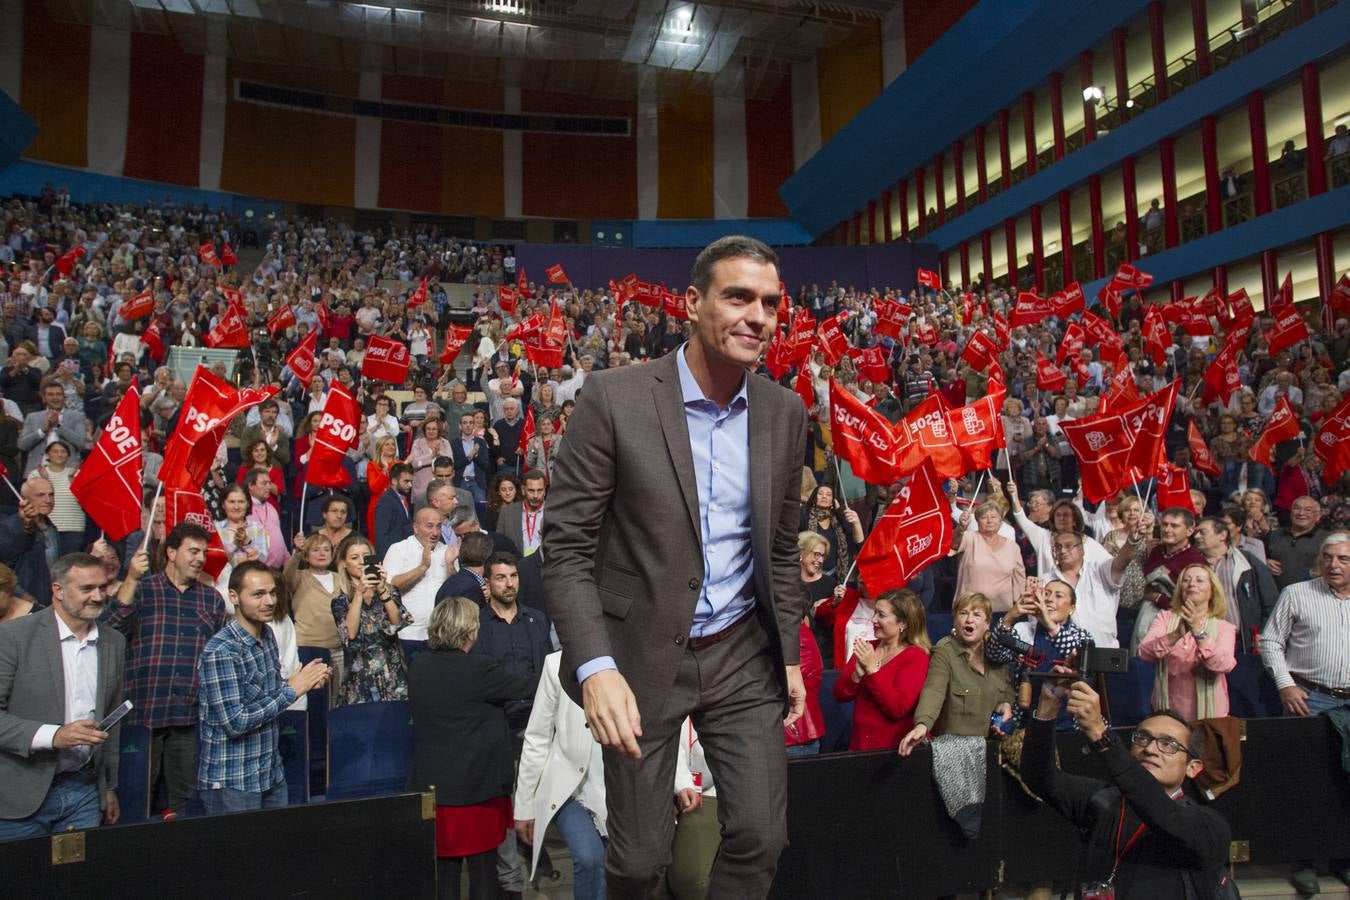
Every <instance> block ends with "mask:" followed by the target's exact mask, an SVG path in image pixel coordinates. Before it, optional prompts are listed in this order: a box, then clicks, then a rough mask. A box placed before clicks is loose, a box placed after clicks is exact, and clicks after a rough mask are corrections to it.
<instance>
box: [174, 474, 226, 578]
mask: <svg viewBox="0 0 1350 900" xmlns="http://www.w3.org/2000/svg"><path fill="white" fill-rule="evenodd" d="M180 522H191V523H192V524H194V525H200V526H201V527H202V528H204V529H205V530H206V537H207V543H206V563H205V565H203V566H202V571H203V572H205V573H206V574H207V575H210V576H211V577H212V578H219V577H220V573H221V572H224V571H225V566H226V565H227V564H228V563H229V561H230V558H229V556H228V555H227V554H226V553H225V544H224V543H223V542H222V541H221V539H220V532H218V531H216V523H215V521H214V520H213V519H212V518H211V513H210V512H209V511H207V509H206V500H205V499H203V498H202V493H201V491H199V490H197V489H196V488H189V487H168V486H167V485H166V486H165V488H164V531H165V533H168V532H170V531H172V530H173V529H174V527H175V526H177V525H178V524H179V523H180Z"/></svg>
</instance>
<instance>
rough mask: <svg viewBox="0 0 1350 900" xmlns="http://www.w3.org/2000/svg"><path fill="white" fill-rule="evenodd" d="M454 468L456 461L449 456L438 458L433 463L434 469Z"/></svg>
mask: <svg viewBox="0 0 1350 900" xmlns="http://www.w3.org/2000/svg"><path fill="white" fill-rule="evenodd" d="M454 466H455V461H454V460H453V459H451V458H450V457H448V456H438V457H436V458H435V459H433V460H432V461H431V467H432V468H433V469H452V468H454Z"/></svg>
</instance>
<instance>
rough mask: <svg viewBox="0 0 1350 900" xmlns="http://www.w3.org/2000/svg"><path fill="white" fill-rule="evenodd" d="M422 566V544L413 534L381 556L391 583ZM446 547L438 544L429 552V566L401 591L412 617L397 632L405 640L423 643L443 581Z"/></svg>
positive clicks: (405, 605)
mask: <svg viewBox="0 0 1350 900" xmlns="http://www.w3.org/2000/svg"><path fill="white" fill-rule="evenodd" d="M421 564H422V542H421V541H419V540H418V539H417V536H416V535H412V536H411V537H406V538H404V539H403V540H401V541H399V542H398V543H397V544H394V545H392V546H391V547H390V548H389V549H388V550H386V551H385V553H384V569H385V571H386V572H387V573H389V578H390V580H393V579H394V578H395V577H396V576H398V575H403V574H406V573H408V572H411V571H412V570H413V569H415V568H417V567H418V566H420V565H421ZM445 578H446V571H445V545H444V544H440V543H438V544H437V545H436V546H435V548H433V549H432V551H431V565H429V566H428V567H427V571H426V574H425V575H423V576H422V580H421V581H419V582H417V584H415V585H413V586H412V587H410V588H408V590H406V591H404V592H403V606H404V607H405V608H406V609H407V610H408V613H409V614H410V615H411V616H412V618H413V622H412V624H411V625H409V626H407V627H406V628H404V629H403V630H401V631H400V632H399V633H398V636H399V637H400V638H401V639H403V640H405V641H425V640H426V639H427V622H428V620H430V619H431V610H432V609H434V608H435V606H436V592H437V591H438V590H440V589H441V584H442V582H444V581H445Z"/></svg>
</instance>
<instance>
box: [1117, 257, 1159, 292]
mask: <svg viewBox="0 0 1350 900" xmlns="http://www.w3.org/2000/svg"><path fill="white" fill-rule="evenodd" d="M1108 283H1109V284H1110V285H1111V286H1112V287H1113V288H1114V289H1115V290H1116V291H1118V292H1123V291H1131V290H1133V291H1137V290H1141V289H1143V288H1146V287H1148V286H1149V285H1150V284H1152V283H1153V276H1152V275H1150V274H1148V273H1147V272H1145V271H1143V270H1141V269H1138V268H1136V267H1134V266H1132V265H1130V264H1129V263H1121V264H1120V268H1119V269H1117V270H1116V274H1114V275H1112V276H1111V280H1110V282H1108Z"/></svg>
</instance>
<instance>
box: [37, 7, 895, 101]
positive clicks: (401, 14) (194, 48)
mask: <svg viewBox="0 0 1350 900" xmlns="http://www.w3.org/2000/svg"><path fill="white" fill-rule="evenodd" d="M46 3H47V6H48V8H49V11H50V13H51V15H52V17H53V18H54V19H56V20H58V21H75V22H80V23H83V24H91V25H102V26H106V27H111V28H117V29H123V30H130V31H142V32H152V33H155V34H171V35H173V36H174V37H175V38H176V39H177V40H178V41H179V42H180V43H181V45H182V46H183V47H184V49H185V50H188V51H189V52H195V53H208V52H210V53H214V54H221V55H225V56H227V57H231V58H235V59H239V60H243V61H248V62H261V63H274V64H284V65H301V66H315V67H321V68H340V69H346V70H350V71H356V70H358V69H360V68H362V67H363V65H364V66H365V67H370V66H378V67H379V68H380V69H382V70H383V71H385V72H391V73H399V74H406V75H421V76H429V77H438V78H451V79H465V80H470V81H487V82H494V83H501V84H508V85H516V86H519V87H522V88H525V89H531V90H550V91H561V92H564V93H573V94H583V95H588V96H594V97H602V98H615V99H632V98H635V97H638V98H641V99H644V100H657V99H665V98H668V97H671V96H677V95H679V94H682V93H685V92H698V93H717V94H724V93H725V94H730V93H733V92H735V91H738V90H739V89H740V88H741V83H742V82H743V83H744V90H745V93H746V95H747V96H750V97H766V96H769V95H771V94H772V93H773V92H774V90H775V89H776V88H777V87H778V85H779V83H780V81H781V80H782V79H783V78H785V77H787V76H788V72H789V69H790V66H791V64H792V63H794V62H799V61H805V60H809V59H811V58H812V57H813V55H814V54H815V52H816V51H817V50H818V49H820V48H822V47H827V46H832V45H835V44H838V43H840V42H842V41H845V40H847V39H848V38H849V36H850V35H851V34H853V32H854V30H855V29H856V28H858V27H859V26H867V25H873V26H874V25H875V24H876V23H877V22H878V21H879V20H880V18H881V16H882V15H883V14H884V13H886V12H887V11H888V10H889V9H890V8H891V7H892V6H893V5H894V4H893V3H891V2H888V0H828V2H808V0H715V2H702V3H689V2H684V0H424V2H417V0H389V2H380V0H376V2H372V3H355V2H343V0H46ZM395 4H396V5H395Z"/></svg>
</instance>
